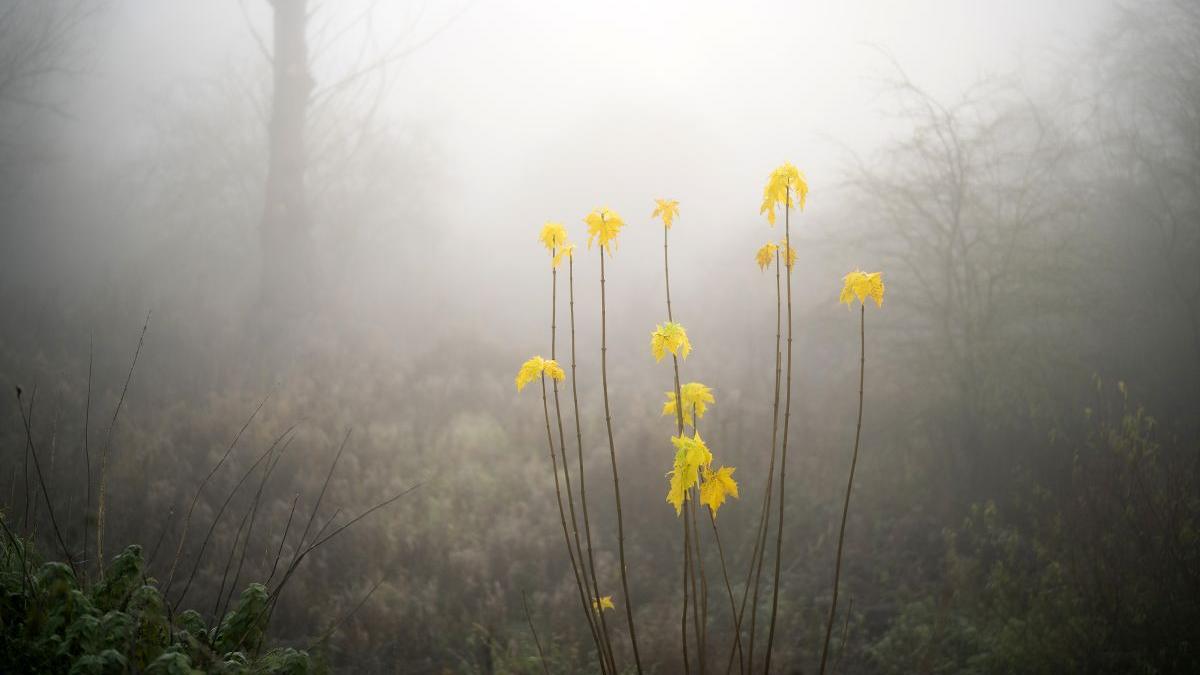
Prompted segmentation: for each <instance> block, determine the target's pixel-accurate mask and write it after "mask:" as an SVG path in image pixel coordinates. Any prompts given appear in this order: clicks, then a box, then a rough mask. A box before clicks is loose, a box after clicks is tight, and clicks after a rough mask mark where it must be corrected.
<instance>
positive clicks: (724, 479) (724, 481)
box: [700, 466, 738, 518]
mask: <svg viewBox="0 0 1200 675" xmlns="http://www.w3.org/2000/svg"><path fill="white" fill-rule="evenodd" d="M734 471H737V469H735V468H734V467H732V466H723V467H721V468H719V469H717V470H716V471H713V470H712V469H710V468H708V467H704V480H703V482H701V483H700V503H701V504H704V505H705V506H707V507H708V508H710V509H712V513H713V517H714V518H716V517H717V509H719V508H721V505H722V504H724V503H725V497H726V496H731V497H733V498H734V499H737V498H738V485H737V483H736V482H734V480H733V472H734Z"/></svg>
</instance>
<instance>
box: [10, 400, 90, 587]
mask: <svg viewBox="0 0 1200 675" xmlns="http://www.w3.org/2000/svg"><path fill="white" fill-rule="evenodd" d="M17 408H19V409H20V410H21V422H22V423H23V425H24V427H25V439H26V441H27V444H26V447H27V448H28V450H29V454H30V455H31V456H32V457H33V468H34V470H35V471H36V472H37V479H38V484H39V485H41V487H42V498H43V499H44V500H45V501H46V511H48V512H49V513H50V524H51V525H52V526H53V527H54V537H55V539H57V540H58V546H59V548H61V549H62V552H63V555H65V556H66V557H67V564H68V565H70V567H71V572H72V573H73V574H76V575H78V574H79V572H78V570H76V569H75V558H74V556H72V555H71V549H70V547H69V546H67V542H66V540H65V539H63V536H62V532H61V531H59V529H58V518H56V517H55V516H54V505H53V504H51V503H50V492H49V491H47V489H46V478H45V476H43V475H42V463H41V462H40V461H38V455H37V447H36V446H35V445H34V443H33V430H32V429H30V428H29V418H28V417H26V416H25V408H24V406H23V405H22V403H21V389H20V388H19V387H18V388H17ZM35 503H36V502H35Z"/></svg>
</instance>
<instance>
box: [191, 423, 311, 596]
mask: <svg viewBox="0 0 1200 675" xmlns="http://www.w3.org/2000/svg"><path fill="white" fill-rule="evenodd" d="M295 428H296V425H294V424H293V425H292V426H290V427H288V428H287V429H285V430H284V432H283V433H281V434H279V436H277V437H276V438H275V440H274V441H272V442H271V445H270V446H268V447H267V449H266V451H265V452H263V453H262V454H261V455H259V456H258V459H256V460H254V463H253V464H251V465H250V468H249V469H247V470H246V472H245V473H243V474H242V477H241V478H239V479H238V482H237V483H236V484H234V486H233V489H232V490H230V491H229V494H228V495H227V496H226V497H225V501H224V502H222V503H221V508H219V509H217V515H215V516H213V521H212V524H211V525H209V526H208V532H207V533H205V535H204V539H203V540H202V541H201V542H200V552H199V553H197V554H196V562H195V563H193V564H192V571H191V573H190V574H189V575H188V578H187V583H185V584H184V585H183V590H182V591H180V592H179V597H178V598H176V599H175V602H174V603H173V605H172V607H174V608H178V607H179V605H180V604H181V603H182V602H183V599H184V598H185V597H186V596H187V593H188V590H189V589H190V588H191V587H192V581H193V580H195V578H196V572H197V571H198V570H199V569H200V563H201V562H202V561H203V560H204V551H205V549H207V548H208V542H209V541H210V540H211V539H212V536H213V532H215V531H216V529H217V524H218V523H220V522H221V516H223V515H225V509H227V508H228V507H229V502H231V501H233V497H234V495H236V494H237V492H238V490H239V489H241V487H242V484H243V483H245V482H246V479H247V478H249V477H250V474H252V473H253V472H254V470H255V469H256V468H258V465H259V464H261V463H262V462H263V460H265V459H266V458H267V457H268V456H270V454H271V452H272V451H274V450H275V447H276V446H277V445H278V444H279V443H280V441H282V440H283V439H284V437H286V436H287V435H288V434H290V433H291V432H292V429H295Z"/></svg>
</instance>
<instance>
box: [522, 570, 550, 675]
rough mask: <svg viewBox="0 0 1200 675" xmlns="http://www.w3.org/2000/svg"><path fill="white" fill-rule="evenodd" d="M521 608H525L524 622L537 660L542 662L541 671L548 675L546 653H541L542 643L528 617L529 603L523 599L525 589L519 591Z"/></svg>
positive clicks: (548, 667) (531, 620) (530, 618)
mask: <svg viewBox="0 0 1200 675" xmlns="http://www.w3.org/2000/svg"><path fill="white" fill-rule="evenodd" d="M521 606H522V607H524V608H525V621H527V622H528V623H529V632H530V633H533V644H535V645H537V651H538V659H540V660H541V662H542V671H543V672H545V673H546V675H550V666H548V665H546V653H545V652H543V651H542V641H541V640H539V639H538V634H537V629H536V628H534V627H533V618H532V617H530V616H529V601H528V600H526V598H525V589H524V588H522V589H521Z"/></svg>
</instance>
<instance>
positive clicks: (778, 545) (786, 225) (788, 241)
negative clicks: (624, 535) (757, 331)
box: [763, 187, 792, 673]
mask: <svg viewBox="0 0 1200 675" xmlns="http://www.w3.org/2000/svg"><path fill="white" fill-rule="evenodd" d="M787 189H788V190H789V192H788V196H787V200H786V201H785V203H784V205H783V261H782V262H783V265H784V266H785V267H786V268H787V272H786V274H787V324H788V325H787V380H786V383H787V388H786V389H785V393H784V404H783V441H782V443H781V449H780V453H779V521H778V523H777V524H776V530H775V583H774V587H773V588H772V589H771V626H770V629H769V630H768V631H767V647H766V649H767V654H766V656H765V657H764V662H765V665H764V667H763V672H764V673H770V672H771V647H772V645H774V643H775V617H776V615H777V613H778V610H779V571H780V562H781V558H782V556H783V515H784V505H785V504H786V499H785V496H786V492H787V451H788V425H789V423H790V422H791V419H792V266H791V265H790V264H789V262H790V260H789V258H790V256H791V252H792V230H791V213H792V209H791V192H790V190H791V187H788V188H787Z"/></svg>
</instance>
